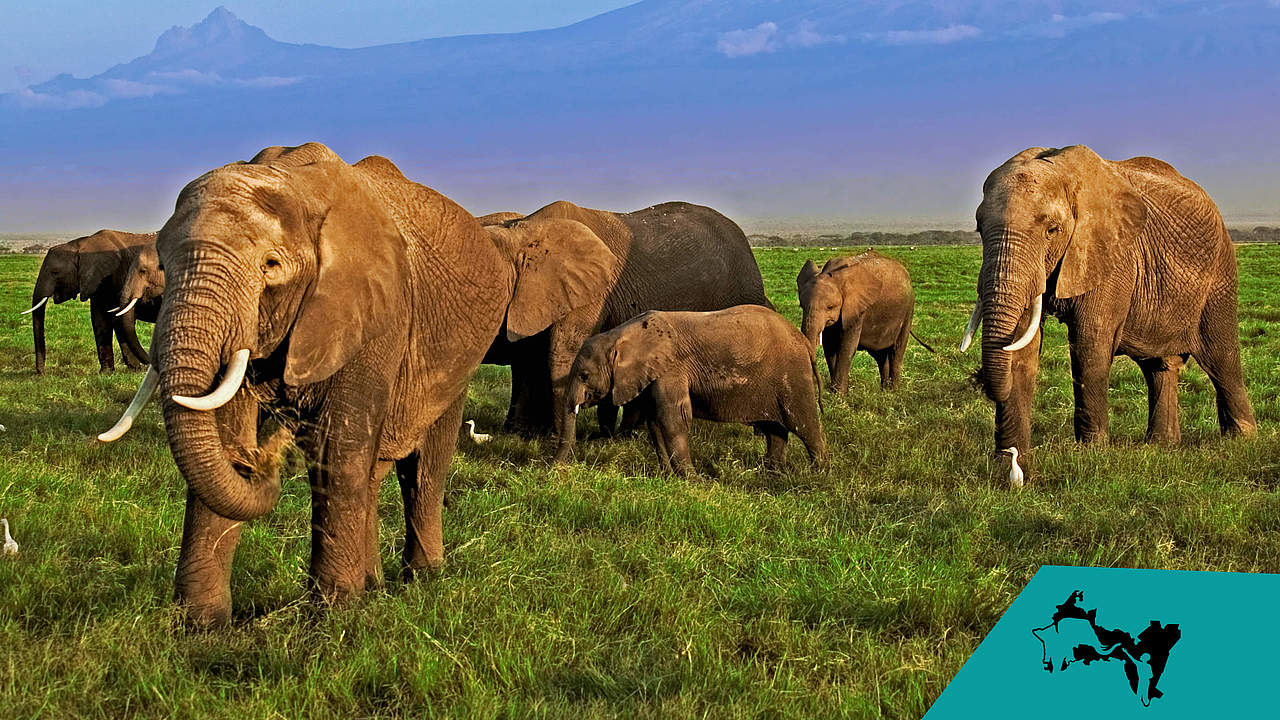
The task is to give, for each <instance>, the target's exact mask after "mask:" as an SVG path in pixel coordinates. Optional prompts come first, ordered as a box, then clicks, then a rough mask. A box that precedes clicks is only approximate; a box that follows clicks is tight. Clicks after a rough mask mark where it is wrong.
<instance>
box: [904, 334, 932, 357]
mask: <svg viewBox="0 0 1280 720" xmlns="http://www.w3.org/2000/svg"><path fill="white" fill-rule="evenodd" d="M910 332H911V337H913V338H915V341H916V342H918V343H920V344H921V345H922V346H924V349H925V350H928V351H929V352H931V353H933V354H934V355H937V354H938V351H937V350H934V349H933V348H931V347H929V343H927V342H925V341H923V340H921V339H920V336H919V335H916V331H915V330H911V331H910Z"/></svg>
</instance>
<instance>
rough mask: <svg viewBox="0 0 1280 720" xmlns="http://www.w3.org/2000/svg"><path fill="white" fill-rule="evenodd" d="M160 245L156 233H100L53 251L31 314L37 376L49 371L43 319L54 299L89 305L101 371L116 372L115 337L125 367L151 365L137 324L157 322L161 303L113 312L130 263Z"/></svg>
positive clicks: (38, 284)
mask: <svg viewBox="0 0 1280 720" xmlns="http://www.w3.org/2000/svg"><path fill="white" fill-rule="evenodd" d="M155 242H156V234H155V233H147V234H139V233H130V232H123V231H120V230H99V231H98V232H96V233H94V234H92V235H86V236H85V237H81V238H76V239H75V240H72V241H70V242H65V243H62V244H61V245H55V246H53V247H51V248H49V252H48V254H46V255H45V256H44V262H42V263H41V264H40V273H39V274H38V275H37V276H36V284H35V288H34V289H33V290H32V292H31V309H30V310H27V311H26V312H27V313H30V314H31V331H32V335H33V340H34V341H35V353H36V372H37V373H43V372H44V364H45V342H44V319H45V310H46V309H47V307H48V302H49V301H50V300H52V301H53V303H54V304H55V305H58V304H61V303H64V302H66V301H68V300H70V299H72V298H74V297H75V296H76V295H77V294H79V296H80V300H81V301H85V300H88V301H89V312H90V317H91V319H92V323H93V339H94V342H95V343H96V344H97V346H98V367H99V371H100V372H104V373H105V372H111V371H113V370H115V367H116V360H115V352H114V351H113V350H112V348H111V335H112V333H113V332H114V333H115V336H116V342H117V343H119V345H120V355H121V359H122V360H123V362H124V364H125V365H126V366H128V367H129V368H133V369H138V368H141V367H142V366H144V365H146V364H147V363H149V362H150V358H149V356H148V355H147V351H146V350H145V349H144V348H143V347H142V344H141V343H139V342H138V334H137V331H136V329H135V327H134V322H135V320H143V321H145V322H155V320H156V315H157V313H158V312H159V302H144V303H141V304H139V305H138V306H136V307H133V308H131V309H130V310H129V312H124V313H121V314H119V315H115V314H113V313H115V312H116V311H117V310H119V306H120V305H121V303H120V302H119V300H120V289H121V287H122V286H123V284H124V280H125V275H126V273H127V271H128V268H129V266H130V264H131V263H132V262H133V259H134V258H135V257H137V255H138V253H139V252H140V251H141V250H142V249H143V248H145V247H148V246H152V247H154V245H155Z"/></svg>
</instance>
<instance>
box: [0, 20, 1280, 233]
mask: <svg viewBox="0 0 1280 720" xmlns="http://www.w3.org/2000/svg"><path fill="white" fill-rule="evenodd" d="M1278 40H1280V3H1277V2H1275V0H1254V1H1252V2H1244V1H1240V2H1233V1H1231V0H1222V1H1219V2H1211V1H1209V0H1187V1H1185V2H1178V1H1176V0H1175V1H1174V2H1153V1H1152V0H1117V1H1115V2H1103V1H1101V0H1029V1H1020V2H1014V1H1012V0H958V1H947V2H944V1H943V0H916V1H912V0H890V1H888V2H870V1H868V0H854V1H836V0H645V1H643V2H638V3H635V4H634V5H630V6H627V7H624V8H621V9H618V10H615V11H613V12H609V13H605V14H603V15H600V16H597V17H594V18H590V19H588V20H585V21H583V22H579V23H576V24H574V25H569V26H567V27H563V28H558V29H554V30H544V31H537V32H527V33H514V34H503V35H474V36H461V37H450V38H438V39H431V40H422V41H417V42H410V43H399V44H394V45H382V46H375V47H368V48H359V49H338V48H330V47H323V46H319V45H307V44H293V43H284V42H280V41H277V40H274V39H272V38H271V37H270V36H269V35H268V33H267V32H265V31H263V30H262V29H259V28H256V27H254V26H252V25H249V24H247V23H245V22H243V21H241V20H240V19H238V18H237V17H236V16H235V15H234V14H232V13H231V12H230V11H228V10H226V9H225V8H218V9H216V10H214V11H213V12H212V13H211V14H210V15H209V16H208V17H206V18H205V19H204V20H203V21H201V22H200V23H198V24H196V25H194V26H192V27H189V28H181V27H175V28H173V29H170V30H168V31H166V32H165V33H164V34H163V35H161V36H160V38H159V39H158V40H157V41H156V45H155V48H154V49H153V50H152V52H151V53H149V54H147V55H145V56H143V57H139V58H136V59H134V60H131V61H129V62H126V63H123V64H120V65H117V66H115V67H112V68H110V69H108V70H106V71H105V72H103V73H101V74H99V75H95V76H93V77H90V78H74V77H71V76H68V75H62V76H58V77H56V78H54V79H52V80H50V81H49V82H46V83H41V84H39V85H34V86H32V87H29V88H25V89H23V90H22V91H19V92H17V93H11V94H9V95H3V96H0V230H47V229H51V226H52V225H56V224H60V223H65V224H67V225H68V228H69V229H70V228H71V227H74V228H77V229H78V228H90V227H92V228H97V227H100V226H111V225H121V226H127V227H138V228H152V227H154V226H155V225H157V224H158V223H159V222H161V221H162V220H163V218H164V217H165V216H166V215H167V212H168V209H169V208H171V203H172V200H173V198H174V197H175V196H176V194H177V191H178V189H180V188H181V186H182V184H184V183H185V182H186V181H187V180H189V179H191V178H193V177H195V176H196V175H199V174H200V173H201V172H203V171H205V170H207V169H209V168H210V167H214V166H216V165H220V164H223V163H225V162H229V161H232V160H237V159H244V158H247V157H249V156H252V155H253V154H254V153H255V152H256V151H257V150H258V149H259V148H261V147H263V146H265V145H272V144H295V143H299V142H304V141H306V140H313V139H315V140H321V141H323V142H326V143H328V144H330V145H331V146H332V147H334V148H335V149H336V150H337V151H338V152H339V153H340V154H342V155H343V156H344V157H345V158H347V159H348V160H349V161H355V160H357V159H359V158H360V157H362V156H363V155H366V154H371V153H379V154H384V155H387V156H388V157H391V158H392V159H393V160H395V161H396V162H397V163H398V164H399V165H401V167H402V169H404V170H405V171H406V173H407V174H409V175H410V176H411V177H414V178H415V179H418V180H420V181H422V182H425V183H427V184H429V185H432V186H433V187H436V188H438V189H440V190H441V191H443V192H445V193H447V194H449V195H451V196H452V197H454V198H455V199H457V200H459V201H460V202H462V203H463V204H464V205H465V206H467V207H468V208H470V209H472V210H473V211H475V212H477V213H481V212H487V211H490V210H498V209H519V210H526V211H527V210H532V209H533V208H536V207H538V206H540V205H542V204H544V203H545V202H548V201H550V200H552V199H556V198H560V197H564V198H570V199H574V200H576V201H578V202H581V203H583V204H594V205H597V206H604V207H614V208H619V209H625V208H632V207H636V206H640V205H644V204H648V203H650V202H656V201H660V200H665V199H674V198H681V199H690V200H695V201H701V202H705V203H708V204H712V205H715V206H717V207H720V208H723V209H725V210H726V211H727V212H729V213H730V214H734V215H735V216H738V217H746V218H763V217H770V218H773V219H774V220H778V219H781V218H787V217H792V216H822V217H825V218H828V219H830V218H841V219H843V221H845V222H847V223H853V224H860V225H862V226H864V227H866V226H870V225H884V224H888V223H897V224H903V223H905V224H908V225H909V224H912V223H916V224H941V225H946V226H954V227H959V226H961V225H963V224H967V223H968V222H969V220H968V219H967V218H968V217H970V216H971V213H972V208H973V205H974V203H975V202H976V197H977V195H978V191H979V189H980V183H981V180H982V177H983V176H984V175H985V173H986V172H987V171H988V170H990V169H991V168H992V167H994V166H995V165H996V164H998V163H999V162H1000V161H1002V160H1003V159H1005V158H1006V157H1008V156H1010V155H1012V154H1013V153H1014V152H1016V151H1018V150H1020V149H1022V148H1023V147H1027V146H1031V145H1064V144H1071V143H1076V142H1083V143H1086V144H1089V145H1091V146H1094V147H1095V149H1097V150H1099V151H1100V152H1101V153H1102V154H1104V155H1105V156H1112V157H1121V156H1128V155H1134V154H1152V155H1158V156H1161V157H1163V158H1165V159H1168V160H1170V161H1171V162H1173V163H1174V164H1175V165H1176V166H1178V167H1179V168H1180V169H1182V170H1183V171H1184V172H1186V173H1187V174H1188V175H1189V176H1191V177H1193V178H1195V179H1197V180H1198V181H1200V182H1201V183H1202V184H1204V185H1205V186H1206V187H1207V188H1208V189H1209V190H1210V192H1211V193H1213V194H1214V195H1215V197H1217V199H1218V200H1219V202H1220V204H1221V205H1222V206H1223V208H1224V211H1226V212H1227V213H1228V214H1229V215H1234V216H1236V217H1239V218H1241V219H1244V220H1248V219H1251V218H1256V217H1262V216H1268V215H1280V208H1277V207H1276V205H1277V203H1276V201H1275V192H1274V188H1275V187H1276V182H1275V178H1274V175H1273V172H1272V169H1271V168H1273V167H1274V166H1275V165H1276V161H1277V160H1280V137H1278V136H1277V130H1276V128H1275V125H1276V124H1275V123H1274V122H1273V121H1272V118H1274V117H1275V115H1276V111H1277V110H1278V109H1280V107H1278V106H1280V99H1277V98H1278V95H1280V94H1278V93H1276V92H1275V90H1276V80H1275V77H1276V76H1277V72H1276V71H1277V69H1280V42H1278ZM748 224H749V223H748Z"/></svg>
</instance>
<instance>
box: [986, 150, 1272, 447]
mask: <svg viewBox="0 0 1280 720" xmlns="http://www.w3.org/2000/svg"><path fill="white" fill-rule="evenodd" d="M977 220H978V232H979V233H981V234H982V270H981V272H980V274H979V277H978V303H977V305H976V307H975V308H974V311H973V316H972V318H970V322H969V328H968V330H966V332H965V338H964V340H963V342H962V343H961V347H962V348H967V347H968V345H969V343H970V342H971V340H972V338H973V334H974V331H975V330H976V329H977V327H978V325H979V324H980V323H981V324H982V326H983V330H982V373H981V378H982V383H983V386H984V388H985V390H986V393H987V395H988V396H989V397H991V399H992V400H994V401H995V403H996V427H995V441H996V450H997V451H999V450H1001V449H1004V448H1010V447H1016V448H1017V449H1018V450H1019V451H1020V452H1021V453H1022V454H1023V455H1024V456H1025V455H1026V453H1027V452H1028V450H1029V449H1030V446H1031V401H1032V395H1033V393H1034V390H1035V380H1036V374H1037V372H1038V370H1039V366H1040V340H1041V338H1040V325H1041V317H1042V313H1043V312H1048V313H1049V314H1051V315H1053V316H1055V317H1057V318H1058V319H1059V320H1060V321H1061V322H1063V323H1064V324H1065V325H1066V326H1067V340H1068V342H1069V343H1070V348H1071V375H1072V385H1073V387H1074V391H1075V407H1076V410H1075V434H1076V439H1077V440H1079V441H1081V442H1090V441H1094V440H1102V439H1105V438H1106V437H1107V433H1108V413H1107V390H1108V383H1109V377H1110V373H1111V363H1112V358H1113V357H1114V356H1116V355H1128V356H1129V357H1131V358H1133V359H1134V360H1135V361H1137V363H1138V366H1139V367H1140V368H1141V369H1142V374H1143V376H1144V377H1145V378H1146V381H1147V389H1148V393H1149V416H1148V424H1147V437H1148V439H1150V440H1155V441H1159V442H1164V443H1170V444H1174V443H1177V442H1178V441H1179V439H1180V430H1179V425H1178V398H1177V384H1178V371H1179V369H1180V368H1181V367H1182V365H1183V362H1184V361H1185V360H1186V358H1187V357H1188V356H1193V357H1195V359H1196V361H1197V362H1198V363H1199V364H1200V367H1202V368H1204V370H1205V372H1206V373H1207V374H1208V375H1209V379H1210V380H1211V381H1212V382H1213V385H1214V388H1215V389H1216V390H1217V395H1218V423H1219V426H1220V427H1221V429H1222V432H1224V433H1240V434H1252V433H1253V432H1254V431H1255V429H1256V424H1255V422H1254V417H1253V409H1252V408H1251V407H1250V405H1249V398H1248V396H1247V394H1246V393H1245V387H1244V377H1243V372H1242V370H1241V366H1240V341H1239V328H1238V326H1237V323H1236V259H1235V251H1234V249H1233V248H1232V245H1231V238H1230V236H1229V235H1228V234H1227V230H1226V228H1225V227H1224V226H1223V223H1222V217H1221V215H1219V213H1218V208H1217V207H1216V206H1215V205H1214V203H1213V201H1212V200H1211V199H1209V196H1208V195H1207V194H1205V192H1204V190H1202V189H1201V188H1200V187H1199V186H1198V185H1196V184H1195V183H1193V182H1191V181H1190V180H1188V179H1186V178H1184V177H1183V176H1182V175H1180V174H1178V171H1177V170H1174V169H1173V167H1171V166H1170V165H1169V164H1167V163H1165V162H1162V161H1160V160H1156V159H1154V158H1149V157H1136V158H1132V159H1129V160H1124V161H1120V162H1113V161H1110V160H1104V159H1102V158H1101V157H1098V155H1097V154H1096V153H1094V152H1093V151H1092V150H1090V149H1089V148H1087V147H1085V146H1083V145H1075V146H1072V147H1068V148H1064V149H1052V150H1050V149H1045V148H1030V149H1028V150H1024V151H1022V152H1020V153H1018V154H1017V155H1015V156H1013V157H1012V158H1011V159H1009V161H1007V162H1006V163H1004V164H1003V165H1001V166H1000V167H998V168H996V169H995V170H994V171H993V172H992V173H991V175H990V176H988V177H987V180H986V183H985V184H984V185H983V189H982V203H981V204H980V205H979V206H978V211H977Z"/></svg>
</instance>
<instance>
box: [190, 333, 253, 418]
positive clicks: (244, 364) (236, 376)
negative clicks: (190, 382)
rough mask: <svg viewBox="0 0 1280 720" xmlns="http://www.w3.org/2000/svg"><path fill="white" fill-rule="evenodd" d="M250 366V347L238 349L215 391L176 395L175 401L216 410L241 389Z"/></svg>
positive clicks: (191, 407) (200, 408) (195, 408)
mask: <svg viewBox="0 0 1280 720" xmlns="http://www.w3.org/2000/svg"><path fill="white" fill-rule="evenodd" d="M248 367H249V349H248V348H242V349H240V350H237V351H236V352H235V354H234V355H232V356H231V363H230V364H229V365H227V372H226V374H225V375H223V377H222V382H220V383H218V387H216V388H214V390H213V392H211V393H209V394H208V395H204V396H202V397H187V396H185V395H174V396H173V401H174V402H176V403H178V404H179V405H181V406H182V407H185V408H190V409H192V410H216V409H218V408H220V407H222V406H223V405H226V404H227V403H228V402H231V398H233V397H235V396H236V392H238V391H239V390H240V383H242V382H244V371H245V370H246V369H247V368H248Z"/></svg>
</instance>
